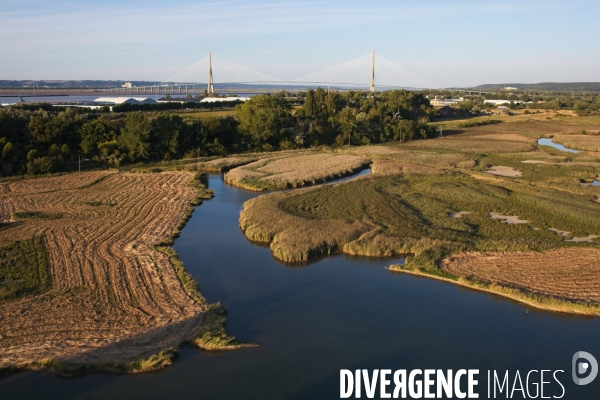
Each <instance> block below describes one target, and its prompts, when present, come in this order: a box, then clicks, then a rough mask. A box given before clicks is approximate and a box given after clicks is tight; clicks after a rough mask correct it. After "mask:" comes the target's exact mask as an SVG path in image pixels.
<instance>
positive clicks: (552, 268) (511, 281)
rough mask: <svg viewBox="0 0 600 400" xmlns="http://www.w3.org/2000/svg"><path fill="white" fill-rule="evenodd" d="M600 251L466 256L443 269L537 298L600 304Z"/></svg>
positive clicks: (457, 257)
mask: <svg viewBox="0 0 600 400" xmlns="http://www.w3.org/2000/svg"><path fill="white" fill-rule="evenodd" d="M599 259H600V250H598V249H589V248H588V249H580V248H579V249H575V248H571V249H557V250H549V251H544V252H514V253H504V252H502V253H493V252H488V253H467V254H459V255H453V256H450V257H448V258H445V259H444V260H443V261H442V263H441V269H442V270H443V271H445V272H447V273H449V274H452V275H454V276H458V277H463V278H467V279H470V280H474V281H479V282H484V283H488V284H497V285H501V286H503V287H508V288H514V289H518V290H520V291H523V292H526V293H531V294H534V295H539V296H544V297H553V298H556V299H560V300H569V301H574V302H581V303H596V304H599V303H600V264H599V263H598V260H599Z"/></svg>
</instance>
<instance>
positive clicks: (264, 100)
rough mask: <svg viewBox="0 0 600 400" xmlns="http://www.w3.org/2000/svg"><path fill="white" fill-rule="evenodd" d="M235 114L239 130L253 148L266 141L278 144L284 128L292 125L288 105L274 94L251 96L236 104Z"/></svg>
mask: <svg viewBox="0 0 600 400" xmlns="http://www.w3.org/2000/svg"><path fill="white" fill-rule="evenodd" d="M236 116H237V118H238V120H239V126H238V128H239V130H240V132H241V133H242V135H244V137H245V138H246V140H247V142H248V143H249V144H251V146H252V147H253V148H256V147H257V146H258V145H261V144H263V143H265V142H268V141H271V142H272V143H271V144H272V145H276V144H278V143H279V141H280V139H282V137H283V134H284V129H285V128H286V127H289V126H292V118H291V114H290V110H289V107H288V106H287V105H286V104H284V103H283V102H282V101H281V100H280V99H279V98H277V97H275V96H269V95H260V96H255V97H253V98H252V99H250V100H248V101H246V102H245V103H242V104H240V105H238V106H236Z"/></svg>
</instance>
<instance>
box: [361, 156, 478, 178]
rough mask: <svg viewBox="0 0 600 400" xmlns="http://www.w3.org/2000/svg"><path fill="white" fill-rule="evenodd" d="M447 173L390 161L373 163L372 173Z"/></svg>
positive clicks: (379, 160) (439, 169)
mask: <svg viewBox="0 0 600 400" xmlns="http://www.w3.org/2000/svg"><path fill="white" fill-rule="evenodd" d="M469 165H471V163H469ZM471 166H472V165H471ZM445 172H446V171H445V170H443V169H441V168H436V167H429V166H427V165H418V164H410V163H406V162H401V161H395V160H389V159H376V160H374V161H373V164H371V173H373V174H374V175H401V174H405V175H419V174H443V173H445Z"/></svg>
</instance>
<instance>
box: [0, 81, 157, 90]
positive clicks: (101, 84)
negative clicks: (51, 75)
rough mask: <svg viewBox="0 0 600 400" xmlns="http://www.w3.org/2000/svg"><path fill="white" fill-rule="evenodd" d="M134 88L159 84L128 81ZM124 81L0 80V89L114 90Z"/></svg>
mask: <svg viewBox="0 0 600 400" xmlns="http://www.w3.org/2000/svg"><path fill="white" fill-rule="evenodd" d="M130 82H131V83H132V84H133V85H134V86H152V85H156V84H159V82H148V81H130ZM124 83H125V81H100V80H83V81H67V80H64V81H63V80H40V81H36V80H22V81H9V80H0V88H3V89H10V88H25V87H34V86H35V85H37V87H38V88H52V89H103V88H115V87H120V86H121V85H123V84H124Z"/></svg>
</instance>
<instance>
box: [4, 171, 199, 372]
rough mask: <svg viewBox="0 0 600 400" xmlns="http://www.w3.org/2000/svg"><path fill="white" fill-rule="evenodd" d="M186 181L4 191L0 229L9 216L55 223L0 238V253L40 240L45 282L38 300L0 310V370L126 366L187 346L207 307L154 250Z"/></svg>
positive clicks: (87, 180)
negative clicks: (43, 216) (45, 364)
mask: <svg viewBox="0 0 600 400" xmlns="http://www.w3.org/2000/svg"><path fill="white" fill-rule="evenodd" d="M192 177H193V174H192V173H189V172H166V173H159V174H132V173H107V172H99V173H97V172H90V173H83V174H81V175H78V174H69V175H64V176H60V177H53V178H39V179H33V180H27V181H20V182H15V183H11V184H9V185H8V191H7V192H6V193H4V194H3V196H2V201H1V202H0V220H1V221H8V220H10V216H11V214H12V213H13V212H15V211H41V212H45V213H58V214H61V215H62V218H60V219H54V220H35V219H32V220H26V221H25V222H21V223H19V224H15V225H14V226H12V227H10V228H7V229H3V230H0V246H3V245H5V244H6V243H9V242H12V241H15V240H23V239H27V238H31V237H33V236H41V237H43V240H44V246H45V248H46V252H47V259H48V264H49V270H50V275H51V281H52V286H51V288H50V289H49V290H48V291H46V292H44V293H42V294H40V295H37V296H35V297H29V298H22V299H20V300H16V301H13V302H9V303H5V304H2V305H1V306H0V315H1V317H0V368H3V367H9V366H13V367H14V366H31V365H34V364H32V363H35V362H37V361H41V360H47V359H52V360H53V362H55V363H63V364H64V363H66V364H68V365H107V363H108V364H111V365H120V364H122V365H133V364H131V363H132V362H134V361H136V360H141V359H146V358H148V357H151V356H153V355H155V354H158V353H160V352H162V351H166V350H168V349H172V348H175V347H176V346H178V345H179V344H180V343H182V342H183V341H186V340H190V339H193V336H194V335H195V334H196V332H198V330H199V328H200V327H201V324H202V318H203V315H204V311H205V308H206V305H205V304H204V303H203V302H202V299H201V298H200V297H199V295H198V296H196V297H195V299H196V300H195V299H193V298H192V297H191V295H190V292H189V291H188V290H186V288H185V287H184V286H183V285H182V281H181V280H180V277H179V276H178V271H176V269H175V268H174V265H173V264H172V263H171V261H170V259H169V254H165V253H164V252H160V251H157V250H155V248H154V245H155V244H157V243H159V242H161V241H162V240H164V239H165V238H168V237H170V235H171V234H172V231H173V230H174V228H176V227H177V226H178V225H179V224H180V220H181V218H182V217H183V216H185V215H186V213H189V208H188V207H189V204H190V202H191V201H192V200H194V199H195V197H196V196H197V191H196V189H194V188H192V187H191V186H190V185H189V182H190V181H191V180H192ZM98 204H100V205H107V206H99V205H98ZM108 205H110V206H108ZM186 284H188V285H189V283H186ZM197 300H200V302H198V301H197Z"/></svg>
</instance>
